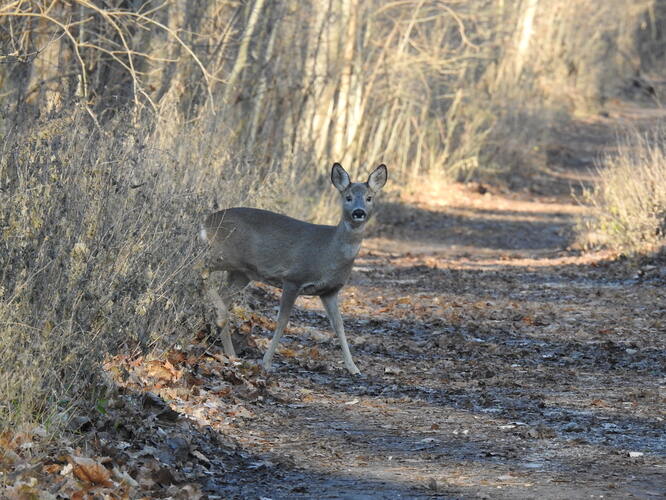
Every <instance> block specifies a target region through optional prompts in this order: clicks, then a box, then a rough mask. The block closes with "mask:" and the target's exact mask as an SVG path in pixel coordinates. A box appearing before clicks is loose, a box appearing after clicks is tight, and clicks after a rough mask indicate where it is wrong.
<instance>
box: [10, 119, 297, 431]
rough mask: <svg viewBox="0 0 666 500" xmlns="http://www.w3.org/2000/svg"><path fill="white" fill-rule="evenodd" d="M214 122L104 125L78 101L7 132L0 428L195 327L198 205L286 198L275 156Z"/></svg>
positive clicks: (64, 402) (62, 410)
mask: <svg viewBox="0 0 666 500" xmlns="http://www.w3.org/2000/svg"><path fill="white" fill-rule="evenodd" d="M218 122H219V120H215V118H214V117H212V116H211V117H208V118H202V119H200V120H198V121H197V122H196V123H193V124H190V125H186V124H182V123H178V121H177V120H176V119H175V118H174V119H173V120H166V121H163V122H160V121H156V120H153V119H143V120H140V123H136V121H133V120H132V117H131V116H130V115H125V114H123V113H120V114H119V115H118V116H117V118H115V119H113V120H111V121H109V122H107V123H106V124H103V125H101V126H100V128H97V126H95V124H94V123H93V121H92V120H91V119H90V117H89V116H88V115H87V114H86V113H85V112H82V111H75V112H72V113H64V114H62V115H60V116H54V117H51V118H49V119H42V120H39V121H36V122H33V123H29V124H28V123H26V124H23V126H19V127H17V128H14V129H13V130H11V131H10V132H9V133H8V134H7V135H6V136H5V139H4V142H3V143H2V144H1V145H0V146H1V147H2V150H3V154H2V155H1V156H0V207H2V209H1V212H0V245H1V251H0V273H2V280H1V281H0V283H1V286H0V430H2V428H12V427H14V426H16V425H19V424H21V423H25V422H38V423H42V424H45V425H47V426H51V427H52V428H53V429H57V428H59V426H60V425H61V424H63V423H65V422H66V421H67V419H68V416H69V415H70V414H71V411H72V409H73V408H74V407H76V406H78V405H81V404H83V405H91V404H94V401H95V400H96V399H97V398H99V397H101V396H100V395H101V394H102V392H103V391H104V382H103V380H102V378H101V376H100V375H101V370H100V363H101V362H102V361H103V358H104V356H106V355H108V354H113V353H115V352H119V351H121V350H122V351H123V352H128V353H132V352H140V351H143V352H145V351H148V350H153V351H155V350H160V349H162V348H164V347H166V346H169V345H172V344H173V343H175V342H178V340H179V339H182V338H183V337H184V336H188V335H192V334H193V333H194V331H196V330H195V328H197V327H198V326H200V323H201V320H202V318H203V314H202V312H203V307H204V306H203V301H202V297H201V294H200V288H199V284H198V279H199V277H198V275H197V273H196V272H195V270H194V268H195V267H196V266H195V264H196V260H197V257H198V255H199V254H200V252H201V250H202V249H201V248H200V247H199V244H198V242H197V240H196V234H197V228H198V225H199V223H200V220H201V218H202V216H203V215H204V214H205V213H207V212H208V211H210V210H211V209H212V208H213V205H215V204H217V205H220V206H230V205H235V204H239V203H242V202H245V203H250V204H254V205H258V206H275V205H279V204H280V203H279V202H280V201H281V197H280V192H281V187H284V185H283V184H280V182H279V179H280V176H276V175H274V171H275V169H276V168H277V167H275V166H274V167H273V168H272V169H270V168H257V167H256V166H255V165H254V164H253V163H252V162H251V161H250V160H248V159H243V155H242V154H238V153H234V154H233V155H232V154H231V152H230V151H227V150H225V149H224V141H222V140H216V141H211V140H210V138H211V137H218V138H219V137H224V134H225V131H224V130H223V129H222V128H221V127H220V126H219V123H218ZM267 179H270V182H266V181H267ZM276 179H277V181H276ZM262 181H264V182H263V184H268V185H269V186H270V189H263V190H262V189H258V187H259V188H260V187H261V186H262ZM287 200H288V199H287Z"/></svg>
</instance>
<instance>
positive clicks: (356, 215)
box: [352, 208, 368, 220]
mask: <svg viewBox="0 0 666 500" xmlns="http://www.w3.org/2000/svg"><path fill="white" fill-rule="evenodd" d="M367 215H368V214H366V213H365V210H363V209H361V208H357V209H356V210H354V211H353V212H352V219H354V220H364V219H365V218H366V217H367Z"/></svg>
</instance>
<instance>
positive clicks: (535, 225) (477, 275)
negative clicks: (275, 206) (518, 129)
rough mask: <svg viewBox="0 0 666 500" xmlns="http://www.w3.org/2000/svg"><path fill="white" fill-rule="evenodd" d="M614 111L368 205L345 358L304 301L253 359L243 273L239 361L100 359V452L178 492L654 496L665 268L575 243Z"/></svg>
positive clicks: (265, 315) (266, 323)
mask: <svg viewBox="0 0 666 500" xmlns="http://www.w3.org/2000/svg"><path fill="white" fill-rule="evenodd" d="M612 125H613V122H612V120H611V119H608V120H606V121H603V120H601V119H599V120H597V121H591V122H589V123H580V124H577V125H576V127H578V128H573V129H570V130H568V131H564V132H562V135H561V137H562V143H561V144H553V146H552V147H551V149H550V151H551V152H550V153H549V152H546V153H547V157H548V158H550V159H551V160H550V162H549V165H547V167H546V168H544V169H541V170H536V171H535V173H534V174H533V178H532V179H530V181H529V183H528V186H529V187H530V190H524V191H519V192H516V191H505V192H502V191H500V190H498V189H496V188H492V187H487V186H480V185H473V186H470V185H468V186H466V187H465V186H460V185H454V186H438V185H436V184H428V186H424V187H423V188H419V189H418V190H416V191H414V192H413V193H405V194H404V195H403V198H402V199H401V200H400V202H387V203H385V206H384V207H383V209H382V213H381V215H380V217H379V221H378V224H377V227H376V228H375V230H374V233H373V236H372V237H370V238H369V239H367V240H366V242H365V243H364V247H363V249H362V251H361V254H360V256H359V258H358V260H357V263H356V267H355V271H354V273H353V276H352V279H351V283H350V284H349V286H347V287H346V288H345V289H344V290H343V292H342V295H343V297H342V314H343V317H344V320H345V326H346V329H347V332H348V338H349V341H350V345H351V350H352V353H353V356H354V359H355V361H356V363H357V365H358V366H359V368H360V369H361V371H362V372H363V376H362V377H360V378H359V377H351V376H349V375H348V374H347V373H346V371H345V370H344V368H343V366H342V356H341V354H340V349H339V346H338V343H337V340H336V339H335V338H334V336H333V333H332V332H331V331H330V329H329V326H328V321H327V319H326V317H325V315H324V313H323V310H322V308H321V305H320V304H319V302H318V300H316V299H314V298H299V300H298V302H297V304H296V309H295V311H294V313H293V314H292V319H291V322H290V326H289V327H288V330H287V334H286V335H285V337H284V338H283V341H282V343H281V347H280V349H279V350H278V351H277V355H276V358H275V368H276V369H275V372H274V373H271V374H266V373H265V372H263V371H262V370H261V369H260V368H259V367H258V366H257V360H258V359H260V357H261V353H263V351H264V349H265V348H266V345H267V343H268V340H269V338H270V335H271V331H272V328H273V325H274V323H273V322H274V320H275V317H276V306H277V303H278V298H279V295H278V291H276V290H275V289H272V288H270V287H264V286H260V285H253V286H252V287H251V289H250V291H249V292H248V306H247V307H246V308H244V309H241V310H238V311H237V313H238V314H237V316H238V317H239V318H240V325H239V330H240V332H241V333H243V334H244V335H241V336H240V337H239V338H241V339H243V340H244V341H245V344H246V345H245V347H244V348H242V352H241V354H240V356H241V360H240V361H232V360H229V359H227V358H226V357H225V356H224V355H223V354H222V351H221V349H220V347H219V346H215V345H211V344H210V343H207V342H206V341H204V340H202V339H201V336H200V340H199V341H196V342H194V343H193V344H191V345H189V346H181V347H180V348H178V349H175V350H174V351H172V352H171V353H170V354H169V355H168V360H169V361H167V362H162V361H157V360H153V361H146V360H137V359H129V358H116V359H115V360H114V362H111V363H109V369H110V372H111V373H112V374H114V376H116V378H117V380H121V384H122V385H123V386H124V387H125V391H126V392H125V393H124V395H123V396H121V397H120V398H118V401H116V402H114V403H113V404H112V405H110V408H109V409H108V413H107V414H106V415H107V416H105V417H103V418H101V419H100V421H99V422H97V423H95V426H94V427H95V429H94V430H92V431H90V432H94V433H95V434H96V438H97V442H98V443H102V445H101V451H98V453H103V455H105V456H107V457H110V458H109V460H112V461H113V463H115V462H119V463H124V464H125V466H126V467H128V468H129V469H130V471H131V474H132V477H133V478H134V479H136V480H137V482H138V485H139V486H140V488H141V490H142V491H144V492H152V493H147V494H150V495H154V496H164V495H171V496H173V497H176V498H177V497H178V495H181V497H182V498H187V497H189V498H195V497H197V496H200V495H206V496H207V497H208V498H238V499H275V500H277V499H291V498H322V499H333V498H343V499H395V498H409V499H425V498H493V499H495V498H506V499H528V498H539V497H542V498H549V499H557V498H562V499H571V498H593V497H595V498H601V497H603V498H623V499H624V498H645V499H649V498H663V497H664V496H666V483H665V482H664V477H665V475H666V425H665V423H664V419H665V418H666V393H665V391H666V338H665V336H664V331H665V329H666V287H665V286H664V285H665V284H666V267H665V266H664V263H663V262H662V263H659V262H657V263H653V264H650V265H645V266H643V267H642V268H640V269H639V271H638V272H637V273H636V272H635V270H634V271H631V272H630V271H629V270H628V269H626V268H625V267H624V266H623V265H622V263H619V262H617V261H615V260H613V259H612V258H611V256H610V255H609V254H608V253H604V252H581V251H580V250H577V249H576V247H575V242H574V232H573V227H574V224H575V221H576V217H577V216H579V215H580V214H582V213H583V212H584V210H585V208H584V207H582V206H580V205H579V204H578V203H576V201H575V199H574V197H575V196H573V195H572V193H573V194H574V195H575V193H576V192H577V190H579V189H580V187H581V185H585V184H588V185H589V184H590V183H592V182H594V178H593V175H592V174H591V173H590V167H592V166H593V162H594V159H595V158H596V157H598V155H599V154H601V153H602V152H604V151H606V148H607V147H608V145H609V144H612V142H613V137H614V132H613V126H612ZM567 133H568V134H569V135H567ZM578 192H579V191H578ZM202 335H203V334H202ZM114 405H115V406H114ZM116 408H117V409H116ZM114 414H115V415H116V417H113V415H114ZM118 414H121V415H122V424H118V419H117V415H118ZM105 419H106V420H105ZM183 492H185V493H183ZM182 495H185V496H182Z"/></svg>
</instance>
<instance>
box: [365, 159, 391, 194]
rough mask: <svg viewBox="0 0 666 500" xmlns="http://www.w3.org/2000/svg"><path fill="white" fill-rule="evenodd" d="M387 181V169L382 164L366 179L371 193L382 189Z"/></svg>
mask: <svg viewBox="0 0 666 500" xmlns="http://www.w3.org/2000/svg"><path fill="white" fill-rule="evenodd" d="M387 179H388V169H387V168H386V165H384V164H383V163H382V164H381V165H379V166H378V167H377V168H376V169H375V170H374V171H373V172H372V173H371V174H370V177H368V186H370V189H372V190H373V191H379V190H380V189H381V188H383V187H384V184H386V181H387Z"/></svg>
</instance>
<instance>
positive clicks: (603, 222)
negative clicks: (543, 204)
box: [581, 129, 666, 254]
mask: <svg viewBox="0 0 666 500" xmlns="http://www.w3.org/2000/svg"><path fill="white" fill-rule="evenodd" d="M599 179H600V180H599V183H598V185H597V187H596V188H595V189H594V190H592V191H589V192H587V193H586V201H587V202H590V203H591V204H592V206H593V207H594V217H593V218H592V219H589V220H586V221H583V222H582V223H581V228H582V231H583V234H584V235H585V236H584V238H585V239H586V242H587V244H588V245H599V244H601V245H605V246H608V247H610V248H613V249H615V250H617V251H620V252H623V253H627V254H636V253H641V252H645V251H648V252H649V251H653V250H657V249H659V248H660V247H663V245H664V243H665V242H666V182H664V179H666V132H665V131H664V130H663V129H662V130H661V131H659V132H654V133H652V134H648V135H642V134H639V133H633V134H628V135H627V136H625V137H624V138H623V139H622V140H621V141H620V145H619V151H618V154H617V155H613V156H608V157H607V158H606V159H605V161H604V162H603V167H602V168H600V169H599Z"/></svg>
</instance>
